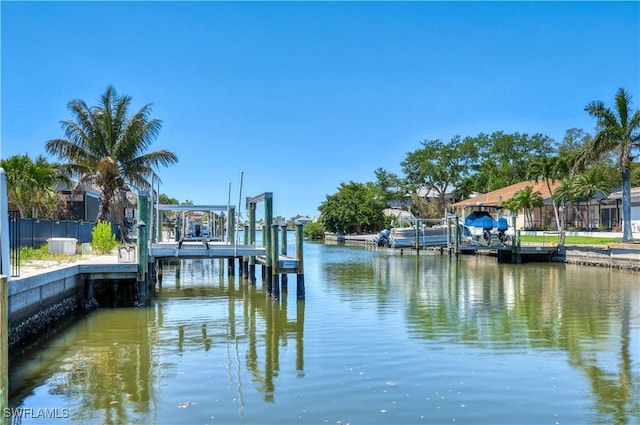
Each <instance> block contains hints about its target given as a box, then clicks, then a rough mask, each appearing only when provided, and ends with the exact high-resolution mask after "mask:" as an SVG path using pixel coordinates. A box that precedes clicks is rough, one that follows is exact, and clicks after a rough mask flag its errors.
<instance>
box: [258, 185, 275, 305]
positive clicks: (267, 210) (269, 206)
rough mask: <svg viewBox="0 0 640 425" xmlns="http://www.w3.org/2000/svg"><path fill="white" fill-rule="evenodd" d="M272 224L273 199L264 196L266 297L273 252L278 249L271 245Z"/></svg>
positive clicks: (271, 269) (269, 285)
mask: <svg viewBox="0 0 640 425" xmlns="http://www.w3.org/2000/svg"><path fill="white" fill-rule="evenodd" d="M272 223H273V198H272V197H271V196H266V194H265V198H264V227H263V228H262V229H263V231H264V236H263V239H262V240H263V243H264V246H265V257H266V258H265V263H266V264H265V267H264V274H263V276H264V279H265V280H266V281H267V295H271V291H272V290H273V287H272V280H271V274H272V273H273V250H274V249H276V250H277V249H278V247H277V246H276V247H274V246H273V245H272V243H271V224H272Z"/></svg>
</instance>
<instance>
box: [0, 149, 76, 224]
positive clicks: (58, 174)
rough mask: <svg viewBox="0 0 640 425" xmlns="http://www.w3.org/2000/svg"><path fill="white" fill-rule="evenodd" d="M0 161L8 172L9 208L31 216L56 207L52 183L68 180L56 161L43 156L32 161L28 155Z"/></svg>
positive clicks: (45, 212) (48, 211)
mask: <svg viewBox="0 0 640 425" xmlns="http://www.w3.org/2000/svg"><path fill="white" fill-rule="evenodd" d="M0 164H1V166H2V168H4V170H5V172H6V175H7V187H8V203H9V208H10V209H17V210H18V211H19V212H20V216H21V217H33V218H37V217H40V216H43V214H44V215H48V213H50V212H52V211H54V210H55V204H56V200H57V199H56V192H55V186H56V184H57V183H58V182H69V177H68V176H67V175H66V174H65V173H64V172H63V171H62V170H61V168H60V166H59V165H58V164H56V163H49V162H48V161H47V160H46V158H45V157H44V156H42V155H40V156H38V157H37V158H36V160H35V161H33V160H31V158H30V157H29V155H27V154H24V155H14V156H12V157H9V158H7V159H3V160H2V161H0ZM49 218H58V217H49Z"/></svg>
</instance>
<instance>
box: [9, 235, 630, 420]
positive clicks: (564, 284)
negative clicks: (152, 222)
mask: <svg viewBox="0 0 640 425" xmlns="http://www.w3.org/2000/svg"><path fill="white" fill-rule="evenodd" d="M305 252H306V253H307V254H305V255H306V262H305V271H306V273H307V279H306V280H307V282H308V283H309V284H308V285H307V294H308V300H307V303H306V304H305V303H304V302H300V301H297V300H295V298H288V297H287V296H284V295H283V297H282V299H281V301H279V302H273V301H271V300H270V299H268V298H267V297H266V296H265V294H264V291H263V290H262V288H261V286H260V279H258V285H259V286H258V287H255V286H251V285H248V284H247V283H246V282H245V281H241V280H239V279H234V278H229V277H227V276H226V267H225V266H224V263H222V262H219V261H217V260H213V261H207V260H199V261H198V260H196V261H193V260H192V261H189V262H180V263H176V264H171V265H168V266H167V267H165V269H164V274H163V276H164V278H163V282H162V285H160V286H159V287H158V292H157V295H156V299H155V301H154V303H153V305H152V306H151V307H150V308H147V309H113V310H111V309H102V310H99V311H97V312H96V313H94V314H92V315H90V316H89V317H88V318H86V319H83V320H82V321H80V322H77V323H76V324H74V325H73V326H71V327H69V328H68V329H67V330H65V331H63V332H61V333H59V334H58V336H57V337H55V338H52V339H50V340H48V341H47V342H46V346H43V347H42V348H41V349H39V350H38V351H37V352H33V353H31V354H29V355H26V356H23V357H22V358H21V359H20V360H19V361H17V362H14V363H12V364H11V377H10V379H11V392H12V393H11V400H12V405H13V406H16V405H21V406H23V407H32V408H37V407H45V406H51V407H68V408H69V409H70V412H71V414H72V418H71V421H73V422H76V423H83V424H85V423H87V424H91V423H95V424H102V423H213V424H215V423H274V424H275V423H338V422H341V423H347V422H350V423H453V420H454V419H455V421H456V423H465V424H475V423H491V424H509V423H528V424H536V423H554V422H559V423H602V424H605V423H606V424H611V423H614V424H632V423H640V386H639V385H638V383H639V382H640V368H639V361H640V352H639V350H638V345H639V341H640V288H639V287H638V276H637V274H636V275H634V274H629V273H623V272H617V271H614V270H605V269H597V268H596V269H594V268H583V267H577V266H565V265H561V264H525V265H520V266H511V265H506V264H497V263H496V262H495V259H492V258H488V259H487V258H484V257H462V258H461V259H460V260H459V261H455V260H453V259H449V258H448V257H446V256H444V257H441V256H439V255H421V256H419V257H416V256H406V255H405V256H403V257H400V256H393V255H386V254H384V253H382V252H371V251H367V250H359V249H353V248H343V247H325V246H323V245H311V244H309V245H305ZM291 295H292V296H293V294H291ZM292 300H295V301H292ZM305 349H306V351H305ZM532 400H535V402H533V403H532ZM63 422H64V421H62V422H58V421H56V422H55V423H63ZM22 423H37V424H41V423H46V422H43V421H27V420H23V421H22Z"/></svg>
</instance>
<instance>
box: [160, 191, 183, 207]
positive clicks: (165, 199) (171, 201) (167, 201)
mask: <svg viewBox="0 0 640 425" xmlns="http://www.w3.org/2000/svg"><path fill="white" fill-rule="evenodd" d="M158 202H160V203H161V204H163V205H178V204H180V201H178V200H177V199H176V198H170V197H169V196H168V195H167V194H165V193H161V194H160V196H159V197H158Z"/></svg>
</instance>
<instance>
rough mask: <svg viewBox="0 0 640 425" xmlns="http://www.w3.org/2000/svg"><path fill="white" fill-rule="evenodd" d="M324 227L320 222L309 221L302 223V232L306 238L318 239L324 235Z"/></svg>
mask: <svg viewBox="0 0 640 425" xmlns="http://www.w3.org/2000/svg"><path fill="white" fill-rule="evenodd" d="M324 231H325V228H324V226H323V225H322V223H318V222H315V221H311V222H309V223H307V224H305V225H304V227H303V228H302V232H303V234H304V237H305V238H307V239H313V240H318V239H322V238H323V237H324Z"/></svg>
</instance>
